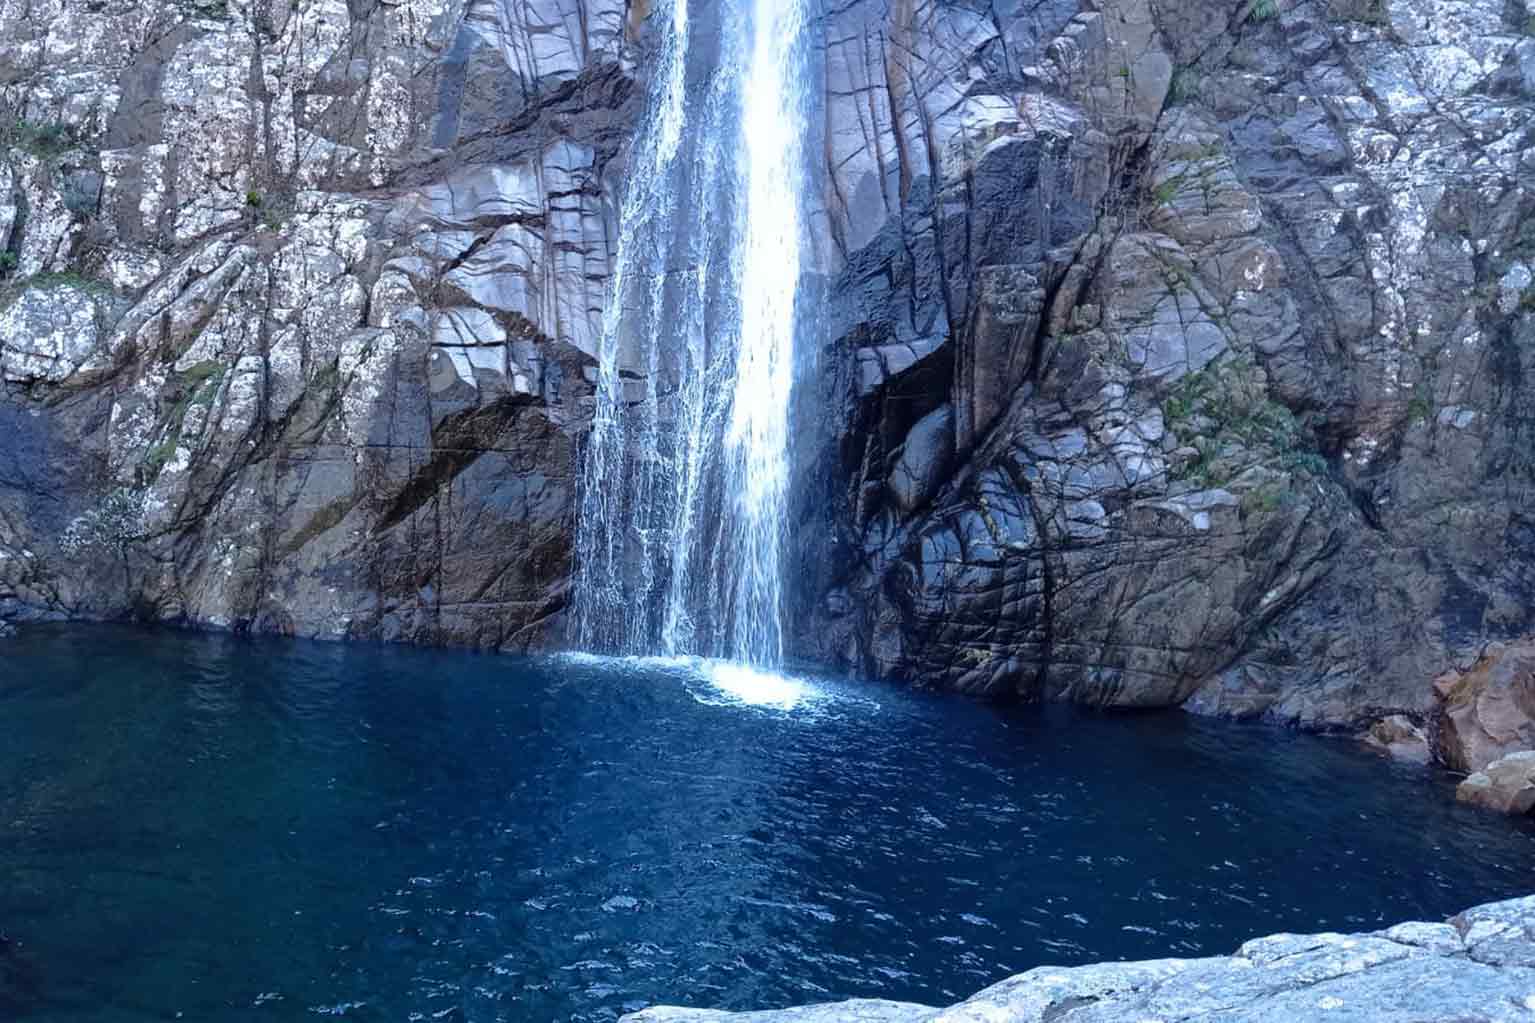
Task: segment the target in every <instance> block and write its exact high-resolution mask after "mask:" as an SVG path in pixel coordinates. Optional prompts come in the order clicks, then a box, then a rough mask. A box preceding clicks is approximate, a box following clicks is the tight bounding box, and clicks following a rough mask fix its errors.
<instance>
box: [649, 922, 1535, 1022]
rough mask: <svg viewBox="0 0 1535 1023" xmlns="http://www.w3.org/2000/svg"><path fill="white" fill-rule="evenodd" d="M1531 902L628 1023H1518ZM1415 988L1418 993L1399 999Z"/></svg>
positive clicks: (1533, 947) (1525, 995) (662, 1012)
mask: <svg viewBox="0 0 1535 1023" xmlns="http://www.w3.org/2000/svg"><path fill="white" fill-rule="evenodd" d="M1532 964H1535V897H1526V898H1522V899H1513V900H1510V901H1508V902H1500V903H1491V904H1489V905H1486V906H1479V907H1477V908H1475V909H1471V910H1467V911H1466V912H1465V913H1462V914H1461V915H1460V916H1457V917H1455V918H1454V919H1453V920H1451V921H1449V922H1448V923H1438V924H1433V923H1407V924H1399V925H1397V926H1395V927H1392V928H1389V929H1387V930H1384V931H1377V932H1375V933H1372V934H1350V935H1345V934H1331V933H1327V934H1310V935H1299V934H1276V935H1272V936H1270V937H1266V938H1257V939H1254V940H1253V941H1249V942H1247V943H1246V944H1245V945H1243V946H1242V947H1241V948H1240V949H1238V950H1237V951H1236V952H1235V953H1234V954H1233V955H1230V956H1218V957H1212V958H1208V959H1159V960H1151V961H1148V962H1129V963H1099V964H1094V965H1090V966H1076V967H1055V966H1042V967H1039V968H1037V969H1033V970H1030V971H1028V972H1027V973H1021V974H1018V975H1017V976H1015V977H1011V978H1009V979H1007V980H1004V981H1002V982H1001V983H999V984H994V985H992V986H991V987H989V988H987V989H986V990H984V991H981V992H980V993H979V994H977V995H975V996H973V997H972V998H969V999H967V1000H966V1001H963V1002H960V1003H958V1004H956V1005H951V1006H949V1007H948V1008H941V1009H940V1008H929V1007H924V1006H916V1005H906V1004H901V1003H895V1002H869V1001H862V1002H841V1003H832V1004H826V1005H814V1006H802V1007H799V1008H794V1009H784V1010H779V1011H769V1012H751V1013H729V1012H708V1011H700V1010H693V1009H674V1008H669V1007H656V1008H652V1009H646V1010H644V1011H643V1012H638V1013H634V1014H632V1015H629V1016H626V1017H624V1019H625V1020H627V1021H630V1023H683V1021H687V1023H711V1021H714V1023H729V1021H737V1020H738V1021H740V1023H789V1021H796V1023H806V1021H821V1020H826V1021H830V1020H862V1019H868V1020H879V1021H897V1020H899V1021H904V1023H983V1021H993V1020H1009V1021H1015V1023H1046V1021H1051V1023H1113V1021H1120V1020H1133V1019H1147V1020H1149V1019H1158V1020H1164V1021H1167V1023H1175V1021H1185V1020H1187V1021H1193V1020H1198V1019H1211V1018H1219V1019H1222V1020H1231V1021H1253V1023H1258V1021H1262V1020H1277V1019H1283V1020H1297V1021H1306V1020H1316V1021H1321V1020H1335V1019H1353V1020H1369V1021H1372V1023H1397V1021H1399V1023H1410V1021H1415V1020H1424V1019H1443V1020H1449V1019H1457V1020H1460V1019H1464V1020H1478V1021H1484V1023H1514V1021H1520V1020H1524V1019H1527V1018H1528V1016H1529V1014H1530V1012H1531V1011H1532V1010H1531V999H1532V997H1535V995H1532V992H1531V990H1530V982H1531V979H1532V976H1531V971H1530V966H1531V965H1532ZM1404 991H1410V993H1411V994H1410V997H1404V996H1403V992H1404Z"/></svg>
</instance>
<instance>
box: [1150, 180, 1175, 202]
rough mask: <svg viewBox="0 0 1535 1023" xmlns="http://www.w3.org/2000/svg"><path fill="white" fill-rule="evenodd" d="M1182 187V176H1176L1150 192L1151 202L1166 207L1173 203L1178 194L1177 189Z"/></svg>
mask: <svg viewBox="0 0 1535 1023" xmlns="http://www.w3.org/2000/svg"><path fill="white" fill-rule="evenodd" d="M1182 186H1183V175H1182V174H1176V175H1174V176H1173V177H1170V178H1168V179H1167V180H1166V181H1164V182H1162V183H1161V184H1160V185H1158V186H1157V187H1156V188H1153V189H1152V190H1151V198H1152V201H1153V202H1155V203H1156V204H1157V205H1158V206H1166V205H1167V204H1168V203H1170V202H1172V201H1173V199H1174V197H1176V196H1177V194H1178V189H1179V188H1181V187H1182Z"/></svg>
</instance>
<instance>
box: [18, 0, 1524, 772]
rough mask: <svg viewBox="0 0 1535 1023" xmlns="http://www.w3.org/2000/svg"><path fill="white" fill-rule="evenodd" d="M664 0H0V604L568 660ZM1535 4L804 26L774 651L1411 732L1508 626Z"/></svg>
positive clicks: (924, 677) (1437, 0)
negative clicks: (799, 337)
mask: <svg viewBox="0 0 1535 1023" xmlns="http://www.w3.org/2000/svg"><path fill="white" fill-rule="evenodd" d="M652 6H655V7H657V8H659V7H660V6H663V5H648V4H640V3H634V2H625V0H384V2H356V0H354V2H350V3H342V2H341V0H298V2H296V3H290V2H285V0H227V2H225V0H207V2H201V0H147V2H143V3H128V2H126V0H28V2H26V3H23V2H21V0H0V129H3V132H4V136H3V139H0V253H3V255H0V436H3V437H4V438H5V443H4V444H0V617H7V616H10V617H25V616H29V615H55V616H87V617H90V616H95V617H139V618H149V619H161V620H175V621H185V622H190V623H196V624H203V625H210V626H216V627H227V628H235V629H256V630H265V631H280V632H288V633H294V634H302V635H312V636H330V637H363V638H379V639H399V640H407V641H416V642H440V643H455V644H467V645H474V646H484V647H500V648H513V649H523V648H528V647H542V646H550V645H555V644H557V643H559V642H560V640H561V638H562V626H563V620H562V619H563V611H564V608H565V607H566V603H567V597H568V592H567V591H568V587H569V579H570V567H571V564H570V563H571V553H570V552H571V547H572V543H571V540H572V532H573V530H574V528H575V508H576V507H577V504H578V502H577V487H578V477H579V465H580V445H581V442H582V438H583V437H584V435H585V432H586V430H587V429H588V426H589V422H590V415H591V401H590V397H591V385H590V383H589V379H590V373H591V368H592V361H591V353H592V352H593V351H594V350H595V343H596V338H597V334H598V332H599V331H600V329H601V317H602V309H603V304H604V300H605V295H606V290H607V279H608V274H609V272H610V262H611V256H612V251H611V249H612V245H613V239H614V237H615V232H616V226H617V225H616V217H617V213H616V210H617V205H618V200H619V197H620V195H621V190H622V185H623V181H624V160H625V156H626V153H627V145H628V142H629V141H630V139H631V138H632V137H633V133H634V125H635V123H636V119H637V118H638V117H639V116H640V108H641V106H642V102H641V100H640V97H641V96H642V94H643V91H644V83H645V82H646V81H647V75H648V74H649V72H650V69H651V68H652V67H653V66H654V63H655V61H654V56H655V54H654V46H653V43H654V39H655V33H654V32H653V31H652V30H651V27H650V26H649V19H650V16H651V14H652V13H653V12H652V11H651V7H652ZM1527 17H1528V12H1527V11H1524V10H1523V8H1520V7H1519V5H1518V4H1507V3H1504V2H1503V0H1454V2H1453V3H1451V2H1448V0H1378V2H1377V0H1368V2H1367V0H1357V2H1355V0H1299V2H1292V0H1280V2H1278V3H1273V4H1269V3H1252V4H1240V5H1235V4H1234V5H1230V6H1225V5H1217V4H1212V3H1210V2H1208V0H1171V2H1165V3H1157V4H1152V3H1150V2H1148V0H1094V2H1092V3H1088V2H1085V0H1045V2H1043V3H1038V4H1032V5H1025V4H1022V3H1017V2H1015V0H992V2H990V3H987V4H976V3H970V2H961V0H909V2H901V3H894V4H891V3H884V2H879V0H851V2H848V3H842V4H836V5H827V6H825V7H824V8H823V9H822V10H821V12H820V18H819V22H818V25H817V28H816V32H815V35H816V38H817V40H818V52H817V56H816V61H817V66H818V71H819V72H820V73H821V74H822V75H823V76H824V79H825V83H826V84H825V90H824V96H823V101H822V104H821V107H820V109H818V110H816V111H815V112H814V117H815V118H817V124H816V126H815V128H816V135H817V137H818V138H819V137H822V136H824V140H825V145H824V160H825V162H824V167H822V168H821V174H820V176H821V178H822V179H823V180H824V189H823V192H822V194H821V195H819V196H816V197H814V198H813V199H812V202H811V205H812V206H813V209H812V210H811V211H810V212H811V214H812V215H811V218H810V219H811V220H812V222H813V223H815V224H816V225H817V234H818V237H817V239H816V242H817V244H816V253H817V255H816V259H817V264H816V270H815V272H814V273H813V274H811V275H810V277H809V278H808V279H807V281H806V289H805V291H806V294H809V295H812V296H814V298H815V300H816V301H817V302H818V303H820V305H821V315H820V317H819V318H818V319H819V322H820V324H821V326H822V328H823V330H822V334H821V335H820V336H819V337H818V338H815V339H814V343H813V344H810V345H809V346H808V349H809V350H807V351H805V352H804V353H803V354H804V361H805V366H806V371H805V373H804V375H803V376H802V378H801V382H800V389H799V393H798V396H797V399H796V410H795V411H796V415H797V417H798V423H799V427H798V430H797V432H796V439H795V457H796V490H795V492H796V494H797V495H798V498H797V508H796V515H795V520H794V521H793V522H792V523H791V524H790V530H791V534H790V536H791V542H790V547H791V549H792V550H793V551H794V552H795V553H794V557H793V563H792V564H791V565H790V566H789V571H790V573H791V575H792V578H793V587H794V593H793V597H792V601H791V606H790V607H789V609H788V613H789V623H788V625H789V627H788V630H787V632H788V634H789V635H790V636H791V637H792V638H793V641H794V643H795V647H796V648H795V650H794V651H793V653H794V655H795V656H796V657H797V658H800V659H803V660H805V661H809V662H813V663H815V664H818V665H820V666H822V667H826V668H839V669H843V670H847V671H851V672H857V673H859V674H864V675H873V676H877V677H885V678H892V679H898V680H903V681H910V682H915V683H918V684H923V685H930V686H935V687H942V688H951V689H958V690H964V691H968V692H974V693H982V694H987V695H992V696H999V697H1010V698H1025V699H1037V698H1042V699H1068V700H1077V701H1082V702H1087V703H1093V704H1100V705H1120V706H1165V705H1177V704H1182V705H1184V706H1187V707H1189V708H1191V709H1194V710H1198V711H1201V712H1206V713H1214V714H1222V715H1230V716H1237V717H1255V716H1262V717H1267V718H1270V719H1274V720H1279V721H1284V722H1290V723H1296V724H1300V725H1304V726H1308V727H1316V728H1336V729H1349V730H1355V731H1362V730H1366V729H1370V728H1371V727H1372V726H1375V725H1376V724H1377V723H1379V722H1382V721H1384V720H1386V719H1388V718H1393V716H1395V717H1396V718H1399V719H1400V720H1399V721H1397V722H1396V723H1394V724H1392V725H1390V726H1389V728H1388V730H1389V731H1392V732H1393V734H1395V733H1397V732H1401V731H1402V729H1404V728H1405V729H1407V730H1408V731H1409V732H1410V730H1411V729H1426V730H1429V731H1432V730H1433V729H1434V728H1435V727H1436V726H1435V720H1436V715H1437V713H1438V709H1437V708H1438V705H1437V703H1436V696H1435V690H1434V685H1433V680H1434V679H1435V678H1436V677H1438V676H1440V675H1442V674H1443V673H1444V672H1445V671H1446V670H1447V669H1451V668H1454V667H1457V666H1459V667H1465V666H1469V665H1470V664H1471V663H1472V662H1473V661H1475V659H1476V658H1477V657H1478V656H1480V654H1481V653H1482V651H1483V648H1484V647H1485V645H1486V644H1487V643H1488V642H1489V641H1497V640H1514V639H1517V638H1518V637H1521V636H1525V635H1529V634H1532V633H1535V619H1532V609H1535V519H1532V518H1531V517H1530V515H1529V512H1528V509H1529V508H1530V507H1531V506H1532V503H1535V502H1532V498H1535V471H1532V470H1535V464H1532V462H1531V452H1532V451H1535V445H1532V443H1531V440H1532V434H1531V432H1530V431H1531V424H1532V422H1535V420H1532V419H1531V412H1530V410H1531V409H1535V393H1532V388H1535V375H1532V371H1535V356H1532V352H1535V191H1532V186H1531V184H1530V182H1531V181H1535V141H1532V135H1531V131H1532V129H1535V40H1532V39H1531V38H1530V36H1529V35H1528V32H1527V29H1528V25H1527V24H1526V20H1527ZM1383 727H1384V726H1383ZM1465 769H1469V765H1468V767H1467V768H1465Z"/></svg>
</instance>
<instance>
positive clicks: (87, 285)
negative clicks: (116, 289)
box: [26, 270, 112, 294]
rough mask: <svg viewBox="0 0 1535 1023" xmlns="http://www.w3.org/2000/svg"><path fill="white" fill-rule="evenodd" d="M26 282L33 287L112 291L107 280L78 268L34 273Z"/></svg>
mask: <svg viewBox="0 0 1535 1023" xmlns="http://www.w3.org/2000/svg"><path fill="white" fill-rule="evenodd" d="M26 283H27V286H28V287H31V288H74V289H76V290H78V291H89V292H93V293H97V294H109V293H110V292H111V291H112V286H111V285H110V284H108V283H107V282H106V281H99V280H97V279H95V278H94V277H87V276H85V275H84V274H83V273H80V272H79V271H78V270H58V271H48V272H46V273H40V274H33V275H32V276H31V277H29V278H27V282H26Z"/></svg>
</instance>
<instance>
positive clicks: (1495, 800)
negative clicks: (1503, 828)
mask: <svg viewBox="0 0 1535 1023" xmlns="http://www.w3.org/2000/svg"><path fill="white" fill-rule="evenodd" d="M1455 798H1456V799H1458V800H1460V801H1461V802H1462V803H1470V804H1471V805H1473V806H1480V807H1483V808H1484V809H1488V810H1496V811H1498V812H1499V813H1507V814H1516V815H1518V814H1526V813H1529V812H1530V810H1531V809H1535V751H1526V752H1523V753H1510V754H1508V755H1507V756H1503V757H1499V758H1498V759H1497V760H1494V761H1493V762H1492V763H1490V764H1488V765H1487V766H1486V767H1484V768H1482V769H1481V770H1480V771H1477V772H1475V773H1474V774H1472V775H1471V776H1470V777H1468V778H1467V779H1466V780H1465V781H1463V782H1461V783H1460V784H1459V785H1457V786H1456V787H1455Z"/></svg>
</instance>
